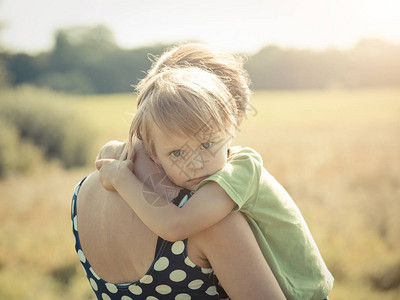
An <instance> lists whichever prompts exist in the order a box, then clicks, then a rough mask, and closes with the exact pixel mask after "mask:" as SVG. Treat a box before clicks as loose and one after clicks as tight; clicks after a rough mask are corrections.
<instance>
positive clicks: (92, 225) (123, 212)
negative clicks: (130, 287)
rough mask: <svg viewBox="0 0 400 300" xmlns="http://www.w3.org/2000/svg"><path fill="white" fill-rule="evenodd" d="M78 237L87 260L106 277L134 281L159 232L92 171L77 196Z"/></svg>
mask: <svg viewBox="0 0 400 300" xmlns="http://www.w3.org/2000/svg"><path fill="white" fill-rule="evenodd" d="M76 205H77V216H78V217H77V225H78V227H79V240H80V242H81V247H82V250H83V253H84V255H85V256H86V258H87V260H88V261H90V264H91V266H92V267H93V269H94V270H95V272H96V273H97V274H98V275H99V276H100V277H101V278H103V279H104V280H106V281H109V282H113V283H126V282H134V281H136V280H138V279H139V278H141V277H142V276H143V275H144V274H145V273H146V271H147V270H148V268H149V267H150V265H151V263H152V261H153V259H154V254H155V248H156V243H157V236H156V235H155V234H154V233H152V232H151V231H150V230H149V229H148V228H147V227H146V226H145V225H144V224H143V222H142V221H141V220H140V219H139V218H138V217H137V216H136V214H135V213H134V212H133V210H132V209H131V208H130V207H129V206H128V205H127V204H126V203H125V201H123V200H122V199H121V197H119V195H118V194H117V193H116V192H109V191H106V190H105V189H103V187H102V186H101V183H100V181H99V179H98V173H97V172H95V173H92V174H90V175H89V176H88V177H87V178H86V180H85V181H84V183H83V184H82V187H81V189H80V192H79V195H78V197H77V204H76Z"/></svg>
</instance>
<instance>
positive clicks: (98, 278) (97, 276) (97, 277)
mask: <svg viewBox="0 0 400 300" xmlns="http://www.w3.org/2000/svg"><path fill="white" fill-rule="evenodd" d="M89 270H90V272H92V274H93V276H94V277H95V278H96V279H97V280H100V277H99V275H97V273H96V272H95V271H94V270H93V269H92V267H90V268H89Z"/></svg>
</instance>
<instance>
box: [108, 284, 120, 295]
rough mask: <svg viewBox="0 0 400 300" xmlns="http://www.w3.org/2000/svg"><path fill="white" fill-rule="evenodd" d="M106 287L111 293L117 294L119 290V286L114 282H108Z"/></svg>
mask: <svg viewBox="0 0 400 300" xmlns="http://www.w3.org/2000/svg"><path fill="white" fill-rule="evenodd" d="M106 288H107V290H109V291H110V292H111V293H113V294H115V293H116V292H118V289H117V287H116V286H115V284H112V283H108V282H107V283H106Z"/></svg>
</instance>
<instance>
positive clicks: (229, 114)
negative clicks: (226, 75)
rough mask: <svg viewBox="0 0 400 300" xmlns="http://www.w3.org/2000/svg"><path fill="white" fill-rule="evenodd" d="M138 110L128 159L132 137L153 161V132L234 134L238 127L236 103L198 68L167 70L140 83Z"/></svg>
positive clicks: (216, 80)
mask: <svg viewBox="0 0 400 300" xmlns="http://www.w3.org/2000/svg"><path fill="white" fill-rule="evenodd" d="M137 101H138V108H137V111H136V114H135V116H134V118H133V120H132V124H131V128H130V131H129V140H128V143H127V150H126V154H127V156H125V157H127V158H131V157H132V154H133V144H134V140H135V138H137V139H139V140H142V141H143V143H144V146H145V148H146V150H147V152H148V154H149V155H150V157H151V158H153V159H154V158H156V157H157V156H156V152H155V148H154V139H153V136H152V135H153V131H152V129H153V128H154V126H157V127H158V128H159V129H160V130H161V131H162V132H164V133H165V134H167V135H170V136H172V135H180V136H190V137H192V136H196V135H198V134H199V133H201V131H202V130H204V131H202V132H203V133H204V132H206V131H207V132H210V130H211V131H223V132H226V133H229V134H231V135H232V134H233V133H234V130H235V128H236V124H237V119H236V116H237V108H236V102H235V101H234V99H233V97H232V95H231V94H230V93H229V91H228V89H227V88H226V86H225V85H224V84H223V83H222V82H221V80H219V78H218V77H217V76H216V75H214V74H212V73H210V72H207V71H205V70H202V69H199V68H193V67H188V68H181V69H167V68H164V70H163V71H162V72H160V73H157V74H156V75H154V76H150V77H147V78H146V80H145V81H144V82H142V83H141V87H140V92H139V95H138V100H137Z"/></svg>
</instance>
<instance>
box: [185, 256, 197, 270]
mask: <svg viewBox="0 0 400 300" xmlns="http://www.w3.org/2000/svg"><path fill="white" fill-rule="evenodd" d="M185 264H186V265H188V266H189V267H192V268H194V267H195V266H196V265H195V264H194V263H193V262H192V261H191V260H190V258H189V256H188V257H186V258H185Z"/></svg>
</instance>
